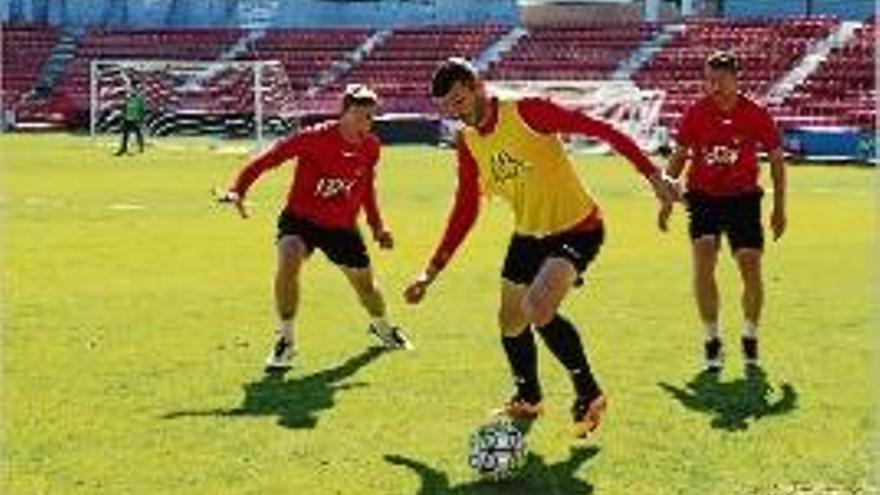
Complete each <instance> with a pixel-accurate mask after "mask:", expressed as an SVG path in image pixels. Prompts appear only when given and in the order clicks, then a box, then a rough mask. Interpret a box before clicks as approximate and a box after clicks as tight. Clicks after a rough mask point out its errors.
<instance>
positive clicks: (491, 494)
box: [385, 447, 599, 495]
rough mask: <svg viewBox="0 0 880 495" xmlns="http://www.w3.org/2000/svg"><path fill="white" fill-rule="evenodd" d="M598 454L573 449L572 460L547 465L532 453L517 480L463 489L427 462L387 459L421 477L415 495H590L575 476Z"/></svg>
mask: <svg viewBox="0 0 880 495" xmlns="http://www.w3.org/2000/svg"><path fill="white" fill-rule="evenodd" d="M598 453H599V449H598V448H597V447H579V448H574V447H573V448H572V449H571V453H570V455H569V458H568V460H565V461H562V462H558V463H556V464H551V465H547V464H546V463H545V462H544V458H543V457H541V456H539V455H536V454H534V453H531V452H529V454H528V457H527V459H526V464H525V466H523V468H522V472H520V473H519V474H518V475H517V476H516V477H515V478H513V479H510V480H505V481H490V480H482V479H481V480H475V481H471V482H468V483H463V484H460V485H451V484H450V482H449V477H448V476H447V475H446V473H444V472H442V471H439V470H437V469H434V468H432V467H431V466H428V465H427V464H425V463H423V462H420V461H417V460H414V459H410V458H407V457H403V456H399V455H386V456H385V460H386V461H387V462H390V463H391V464H394V465H395V466H404V467H407V468H409V469H411V470H413V471H414V472H415V473H416V474H417V475H418V476H419V480H420V482H421V486H420V487H419V491H418V492H416V493H415V495H502V494H503V495H551V494H564V495H589V494H591V493H593V485H591V484H589V483H587V482H586V481H583V480H581V479H579V478H577V477H575V473H577V471H578V469H580V467H581V466H582V465H583V464H584V463H585V462H587V461H588V460H589V459H590V458H592V457H594V456H595V455H596V454H598Z"/></svg>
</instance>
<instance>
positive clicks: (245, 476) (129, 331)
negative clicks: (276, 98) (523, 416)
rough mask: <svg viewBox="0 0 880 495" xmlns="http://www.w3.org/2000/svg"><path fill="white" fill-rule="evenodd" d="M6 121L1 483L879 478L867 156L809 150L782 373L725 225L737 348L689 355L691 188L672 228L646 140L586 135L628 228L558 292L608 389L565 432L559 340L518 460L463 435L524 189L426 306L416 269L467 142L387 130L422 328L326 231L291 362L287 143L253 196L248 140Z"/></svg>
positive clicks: (343, 488) (491, 210)
mask: <svg viewBox="0 0 880 495" xmlns="http://www.w3.org/2000/svg"><path fill="white" fill-rule="evenodd" d="M0 147H2V180H3V186H2V197H0V199H2V203H0V211H2V213H3V217H4V218H3V221H2V238H3V249H2V255H3V258H2V259H3V264H2V266H3V274H2V305H3V306H2V318H3V320H2V330H3V332H2V364H3V380H2V390H3V396H2V408H3V409H2V418H3V430H2V431H3V449H2V456H3V463H2V465H3V477H2V483H0V493H3V494H4V495H44V494H46V495H48V494H52V495H55V494H59V495H61V494H63V495H122V494H149V495H160V494H175V495H176V494H187V495H248V494H254V495H256V494H260V495H265V494H282V493H283V494H297V495H324V494H345V495H349V494H350V495H374V494H375V495H416V494H418V495H427V494H443V493H453V494H496V493H497V494H535V495H538V494H540V495H548V494H558V495H580V494H589V493H595V494H601V495H667V494H682V495H684V494H694V495H705V494H708V495H745V494H767V495H779V494H795V493H797V494H819V493H822V494H843V493H847V494H850V493H869V492H871V489H870V487H869V485H870V481H869V480H870V476H871V474H870V473H871V451H872V445H873V444H874V442H875V441H876V439H877V437H876V436H874V433H873V431H874V430H873V423H874V419H875V418H876V416H874V412H873V411H874V409H873V407H872V406H873V405H874V404H873V401H872V396H873V395H874V393H875V392H876V385H877V381H876V380H874V378H875V375H873V373H874V370H872V363H874V362H876V360H877V354H876V353H875V352H874V351H875V345H874V344H875V343H876V341H877V333H876V329H877V328H878V325H877V323H878V320H877V311H876V305H875V304H876V301H877V299H876V296H877V291H876V287H877V285H876V282H877V266H876V260H877V252H878V250H877V243H876V226H877V218H876V208H875V202H874V198H875V191H876V172H875V171H874V170H871V169H866V168H854V167H819V166H810V167H806V166H799V167H792V169H791V187H790V212H789V216H790V230H789V232H788V233H787V235H786V237H785V238H784V239H783V240H782V241H781V242H779V243H772V242H769V243H768V249H767V256H766V263H765V276H766V292H767V308H766V312H765V319H764V324H763V328H762V331H763V336H764V338H763V342H764V353H763V359H764V370H765V372H766V373H765V375H764V376H763V377H758V378H756V379H753V380H751V381H748V380H745V379H744V374H743V371H742V366H741V359H740V357H739V355H738V352H737V346H736V342H737V339H738V335H739V331H740V327H741V320H740V317H739V311H738V300H739V283H738V281H737V278H736V276H737V275H736V273H735V271H734V267H733V264H732V262H731V260H730V259H729V257H728V256H727V254H726V253H727V251H725V256H724V258H723V262H722V264H721V270H720V276H721V280H722V293H723V324H724V332H725V335H726V337H727V342H728V345H729V351H730V352H729V353H728V366H727V368H726V369H725V371H724V373H723V374H722V376H721V378H720V381H719V382H717V383H712V382H708V381H706V380H703V379H701V378H699V377H698V376H697V371H698V366H699V364H700V361H699V358H700V355H699V352H700V345H701V344H700V343H701V340H700V335H701V334H700V328H699V325H698V322H697V318H696V314H695V310H694V308H693V305H692V302H691V299H690V285H689V276H690V259H689V253H688V244H687V241H686V234H685V226H686V224H685V218H684V215H683V214H682V212H681V211H678V212H676V216H675V218H674V223H673V227H674V232H673V233H671V234H667V235H661V234H660V233H659V232H658V231H657V230H656V228H655V227H654V217H655V206H654V203H653V200H652V198H651V196H650V195H649V191H648V188H647V185H646V184H644V183H643V181H641V180H639V177H638V176H637V174H635V173H634V172H633V170H632V169H631V167H629V166H628V165H626V164H624V163H623V162H621V160H619V159H613V158H598V159H597V158H586V157H585V158H581V159H579V160H578V163H579V164H580V165H582V167H580V169H581V172H582V175H583V176H584V178H585V179H586V180H587V183H588V184H589V185H590V187H591V190H592V191H593V192H594V193H595V195H596V196H597V197H598V198H599V200H600V202H601V203H602V204H603V206H604V210H605V214H606V217H607V222H608V229H609V237H608V240H607V243H606V245H605V247H604V250H603V252H602V254H601V255H600V257H599V260H598V261H597V263H596V264H595V265H594V266H593V267H592V268H591V271H590V274H589V281H588V283H587V286H586V287H585V288H584V289H583V290H580V291H577V292H576V293H574V294H573V296H572V297H570V298H569V300H568V301H567V305H566V308H565V312H566V313H567V314H568V315H570V316H571V318H572V319H573V320H574V321H575V322H577V323H578V324H579V326H580V328H581V331H582V334H583V335H584V337H585V341H586V342H587V345H588V348H589V352H590V356H591V359H592V362H593V365H594V367H595V368H596V369H597V370H598V372H599V377H600V379H601V380H602V383H603V385H604V387H605V388H606V389H607V391H608V393H609V395H610V398H611V408H610V410H609V414H608V416H607V421H606V423H605V424H604V425H603V427H602V429H601V431H600V432H599V433H598V435H596V436H595V437H594V438H593V439H591V440H590V441H588V442H586V443H580V442H575V441H574V440H573V439H571V438H570V437H569V436H568V428H569V423H568V421H569V419H568V413H567V409H568V406H569V403H570V399H571V397H570V390H569V384H568V381H567V379H566V377H565V376H564V375H563V372H562V370H561V368H560V367H559V366H558V365H557V364H556V362H555V361H554V360H553V359H552V358H551V356H550V354H549V353H548V352H547V351H546V349H545V348H543V347H541V351H540V360H541V368H542V377H543V381H544V386H545V389H546V392H547V400H546V406H547V409H548V410H547V414H546V415H545V416H544V417H543V418H542V419H541V420H539V421H538V422H537V423H536V424H535V426H534V428H533V429H532V430H531V432H530V434H529V445H530V449H531V452H532V457H531V459H530V462H529V464H528V466H527V467H526V469H525V471H524V473H522V479H520V480H518V481H515V482H511V483H506V484H494V483H488V482H479V481H478V480H476V479H475V478H474V476H473V475H472V474H471V472H470V470H469V468H468V466H467V462H466V454H467V438H468V435H469V433H470V432H471V431H472V430H473V429H474V428H475V427H476V426H477V425H478V424H479V423H480V422H481V421H483V420H484V419H485V418H486V412H487V411H488V410H489V409H490V408H492V407H494V406H496V405H498V403H499V402H500V401H501V400H502V399H504V398H505V396H506V394H507V393H508V391H509V383H508V381H507V369H506V363H505V361H504V360H503V355H502V351H501V347H500V345H499V343H498V336H497V331H496V330H495V312H496V305H497V302H498V288H499V269H500V263H501V259H502V256H503V253H504V249H505V247H506V242H507V240H508V236H509V233H510V227H511V219H510V215H509V213H508V211H507V208H506V207H505V206H504V205H502V204H489V205H488V206H486V207H484V209H483V214H482V216H481V219H480V221H479V223H478V225H477V228H476V230H475V231H474V232H473V233H472V235H471V237H470V238H469V239H468V241H467V242H466V243H465V245H464V246H463V248H462V250H461V251H460V252H459V255H458V256H457V258H456V259H455V260H454V261H453V263H452V265H451V266H450V268H449V269H448V270H447V271H446V272H445V273H444V274H443V276H442V279H441V280H440V281H439V282H438V284H436V285H435V287H434V288H433V292H432V293H430V294H429V297H428V299H427V301H426V302H425V303H424V304H423V305H422V306H420V307H416V308H413V307H408V306H405V305H404V304H403V302H402V297H401V295H400V294H401V291H402V289H403V287H404V285H405V283H406V282H407V281H408V280H409V278H410V277H411V276H412V275H413V274H415V273H416V272H417V271H418V270H420V269H421V268H422V266H423V263H424V262H425V260H426V258H427V256H428V255H429V254H430V252H431V250H432V249H433V247H434V244H435V242H436V241H437V239H438V237H439V235H440V232H441V229H442V227H443V225H444V222H445V218H446V215H447V209H448V206H449V204H450V196H451V194H452V189H453V187H454V173H453V170H454V169H453V166H454V165H453V156H452V154H451V153H450V152H448V151H440V150H434V149H429V148H425V147H396V148H388V149H386V151H385V152H384V161H383V164H382V169H381V172H380V179H379V180H380V184H379V188H380V194H381V199H382V201H381V204H382V206H383V210H384V215H385V217H386V221H387V222H388V224H389V225H390V226H391V227H392V228H393V230H394V233H395V236H396V239H397V242H398V246H397V249H396V250H395V251H393V252H392V253H390V254H388V253H385V252H382V253H380V252H377V251H376V250H375V249H373V247H374V246H371V250H372V253H373V259H374V264H375V266H376V267H377V271H378V275H379V278H380V280H381V283H382V285H383V287H384V288H385V292H386V296H387V299H388V300H389V304H390V309H391V313H392V316H393V317H394V318H395V319H396V320H397V321H399V322H400V323H401V324H402V325H403V326H404V327H405V328H406V329H407V330H408V331H409V333H410V335H411V337H412V339H413V341H414V343H415V344H416V346H417V349H416V350H415V351H413V352H408V353H377V352H375V351H373V350H370V346H371V345H372V344H373V342H372V340H371V339H370V337H369V336H368V335H367V334H366V332H365V329H366V323H367V319H366V316H365V315H364V314H363V312H362V310H361V309H360V307H359V306H358V305H357V303H356V299H355V297H354V295H353V293H352V291H351V290H350V288H349V287H348V285H347V283H346V282H345V280H344V279H343V277H342V275H341V274H340V273H339V272H338V271H337V270H336V269H335V268H334V267H333V266H332V265H330V264H329V263H327V262H326V260H325V259H323V257H322V256H316V257H315V259H313V260H312V262H310V263H309V265H308V266H307V268H306V269H305V270H304V272H303V290H304V296H303V300H302V306H301V314H300V317H299V320H298V328H297V332H298V334H299V347H300V358H299V360H298V362H297V366H296V368H295V369H294V371H292V372H291V373H289V374H288V375H287V376H286V377H285V378H283V379H274V380H273V379H267V378H265V377H264V375H263V373H262V369H261V365H262V360H263V358H264V357H265V353H266V351H267V349H268V346H269V344H270V343H271V340H272V334H271V332H272V330H273V327H274V323H275V322H274V317H273V313H272V299H271V280H272V274H273V270H274V263H275V258H274V256H275V254H274V249H273V244H272V241H273V236H274V219H275V216H276V214H277V210H278V208H279V206H280V204H281V200H282V196H283V192H284V188H285V186H286V183H287V181H288V180H289V177H290V175H289V174H290V172H289V169H287V168H284V169H280V170H278V171H275V172H274V173H272V174H271V175H268V176H266V177H265V178H264V180H263V181H262V182H260V183H259V184H257V186H256V188H255V189H254V190H253V194H252V196H251V202H252V205H251V206H252V218H251V219H249V220H246V221H243V220H241V219H239V218H238V217H237V215H236V214H235V213H234V211H233V210H231V209H223V208H221V207H220V206H218V205H215V204H213V203H212V201H211V199H210V197H209V188H210V187H211V186H212V185H221V184H225V183H227V182H228V180H229V179H230V178H231V177H232V176H233V174H234V172H235V170H236V169H237V167H238V166H239V165H240V163H241V162H242V160H243V159H244V158H245V157H244V156H243V155H236V154H222V153H217V152H214V151H209V150H208V149H207V148H204V147H193V148H192V149H189V150H187V149H185V148H173V147H162V146H157V147H153V148H151V149H149V150H148V153H147V154H146V155H143V156H132V157H124V158H113V157H111V156H110V155H111V151H112V150H111V148H109V147H96V146H94V145H93V144H91V143H90V142H89V141H88V140H87V139H83V138H78V137H70V136H23V135H5V136H2V137H0ZM765 204H767V203H766V202H765ZM823 490H824V491H823ZM871 493H873V492H871Z"/></svg>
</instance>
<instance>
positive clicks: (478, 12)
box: [0, 0, 520, 28]
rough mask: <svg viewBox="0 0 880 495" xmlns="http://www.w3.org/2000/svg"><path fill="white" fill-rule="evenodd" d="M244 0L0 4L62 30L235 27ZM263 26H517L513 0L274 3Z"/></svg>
mask: <svg viewBox="0 0 880 495" xmlns="http://www.w3.org/2000/svg"><path fill="white" fill-rule="evenodd" d="M250 4H251V1H250V0H125V1H120V0H0V15H2V20H3V21H4V22H18V23H47V24H52V25H56V26H65V27H86V26H103V27H127V28H158V27H237V26H242V25H244V24H245V23H248V22H250V21H252V19H249V18H248V17H247V15H248V12H249V8H248V7H249V5H250ZM267 18H268V19H269V22H268V24H267V26H266V27H309V28H316V27H325V26H326V27H340V26H363V27H394V26H402V25H408V26H412V25H431V24H475V23H476V24H481V23H496V24H506V25H513V24H519V21H520V18H519V9H518V7H517V4H516V0H479V1H473V0H420V1H417V2H416V1H412V0H360V1H350V0H295V1H284V0H281V1H279V2H277V8H276V11H275V12H274V13H271V15H269V16H267Z"/></svg>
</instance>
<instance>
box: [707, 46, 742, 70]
mask: <svg viewBox="0 0 880 495" xmlns="http://www.w3.org/2000/svg"><path fill="white" fill-rule="evenodd" d="M706 67H708V68H710V69H712V70H723V71H727V72H730V73H731V74H736V71H737V69H738V64H737V62H736V55H734V54H733V52H729V51H726V50H719V51H716V52H713V53H712V54H711V55H709V57H708V58H707V59H706Z"/></svg>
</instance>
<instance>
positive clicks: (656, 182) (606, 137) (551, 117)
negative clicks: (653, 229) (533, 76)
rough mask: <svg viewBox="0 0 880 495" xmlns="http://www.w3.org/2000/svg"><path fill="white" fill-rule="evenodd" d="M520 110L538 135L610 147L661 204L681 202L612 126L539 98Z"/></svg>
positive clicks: (521, 105) (659, 173)
mask: <svg viewBox="0 0 880 495" xmlns="http://www.w3.org/2000/svg"><path fill="white" fill-rule="evenodd" d="M517 109H518V110H519V113H520V115H521V116H522V118H523V120H525V121H526V123H527V124H528V125H529V127H531V128H532V129H534V130H535V131H537V132H541V133H544V134H551V133H562V134H580V135H582V136H587V137H593V138H596V139H599V140H601V141H603V142H605V143H607V144H608V145H609V146H611V147H612V148H613V149H614V151H616V152H617V153H619V154H621V155H623V156H624V157H625V158H626V159H627V160H628V161H629V162H630V163H632V164H633V166H635V168H636V170H638V171H639V172H640V173H641V174H642V175H644V176H645V178H646V179H647V180H648V182H649V183H650V184H651V187H652V189H653V190H654V194H655V195H656V196H657V199H658V200H659V201H660V202H661V203H662V202H671V201H677V200H678V199H679V197H678V194H677V190H676V188H675V187H674V186H673V185H672V184H671V183H670V182H669V181H668V180H667V179H666V177H664V176H663V173H662V171H661V170H660V168H658V167H657V166H656V165H654V163H653V162H652V161H651V159H650V158H648V156H647V155H645V153H643V152H642V150H641V149H640V148H639V146H638V145H637V144H636V143H635V141H633V140H632V139H630V137H629V136H627V135H626V134H624V133H622V132H620V131H618V130H617V129H615V128H614V127H613V126H611V125H610V124H608V123H605V122H602V121H600V120H597V119H594V118H592V117H590V116H588V115H584V114H582V113H580V112H577V111H574V110H569V109H567V108H563V107H561V106H559V105H557V104H556V103H553V102H552V101H550V100H545V99H539V98H525V99H523V100H521V101H520V102H519V104H518V105H517Z"/></svg>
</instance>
